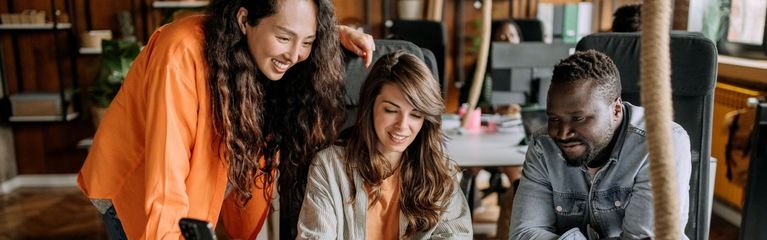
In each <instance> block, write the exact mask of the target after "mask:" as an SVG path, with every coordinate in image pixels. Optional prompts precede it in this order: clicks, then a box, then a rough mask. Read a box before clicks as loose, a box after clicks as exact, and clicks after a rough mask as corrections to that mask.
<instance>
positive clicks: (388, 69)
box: [298, 51, 472, 239]
mask: <svg viewBox="0 0 767 240" xmlns="http://www.w3.org/2000/svg"><path fill="white" fill-rule="evenodd" d="M359 95H360V101H359V109H358V112H357V122H356V124H355V126H354V127H352V128H350V129H348V130H345V131H344V132H343V133H342V134H341V135H342V136H341V139H340V140H339V142H338V143H337V144H336V146H332V147H330V148H327V149H325V150H323V151H321V152H320V153H318V154H317V157H316V158H315V160H314V162H313V163H312V164H311V166H310V169H309V177H308V179H309V181H308V183H307V187H306V196H305V198H304V202H303V207H302V209H301V213H300V216H299V223H298V238H300V239H333V238H335V239H400V238H402V237H405V238H412V239H430V238H434V237H437V238H451V239H456V238H459V239H471V238H472V227H471V216H470V213H469V208H468V205H467V203H466V199H465V198H464V197H463V194H461V190H460V188H459V187H458V183H457V181H456V179H455V177H456V174H457V172H458V171H457V168H456V167H455V166H453V165H452V164H451V163H450V162H449V160H448V157H447V156H446V154H445V150H444V148H445V146H444V143H445V135H444V133H443V132H442V129H441V120H440V116H441V114H442V113H443V112H444V110H445V105H444V102H443V99H442V96H441V95H440V92H439V83H438V82H437V81H436V80H435V79H434V77H433V76H432V74H431V72H430V71H429V69H428V68H427V67H426V65H424V63H423V62H422V61H421V60H420V59H418V57H416V56H415V55H412V54H409V53H405V52H401V51H398V52H394V53H390V54H387V55H385V56H383V57H381V59H380V60H378V61H377V62H376V63H375V64H374V65H373V68H372V70H371V72H370V74H369V75H368V77H367V79H366V80H365V83H364V84H363V85H362V89H361V90H360V94H359Z"/></svg>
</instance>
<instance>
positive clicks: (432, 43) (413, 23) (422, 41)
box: [376, 20, 447, 92]
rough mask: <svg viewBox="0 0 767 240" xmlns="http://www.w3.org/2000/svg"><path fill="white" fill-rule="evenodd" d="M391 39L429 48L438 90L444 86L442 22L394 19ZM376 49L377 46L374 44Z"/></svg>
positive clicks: (443, 30) (443, 31)
mask: <svg viewBox="0 0 767 240" xmlns="http://www.w3.org/2000/svg"><path fill="white" fill-rule="evenodd" d="M391 33H392V34H393V36H391V37H392V38H393V39H400V40H405V41H409V42H412V43H414V44H415V45H417V46H419V47H422V48H426V49H429V51H431V52H432V53H433V54H434V57H435V60H436V63H437V74H436V75H435V77H436V78H437V81H439V85H440V90H441V91H442V92H445V91H446V89H447V88H446V87H445V48H446V46H447V30H445V25H444V24H443V23H442V22H436V21H429V20H394V22H393V25H392V26H391ZM376 51H378V47H377V45H376Z"/></svg>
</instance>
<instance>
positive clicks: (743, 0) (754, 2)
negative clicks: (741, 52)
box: [727, 0, 767, 46]
mask: <svg viewBox="0 0 767 240" xmlns="http://www.w3.org/2000/svg"><path fill="white" fill-rule="evenodd" d="M765 13H767V1H764V0H731V2H730V24H729V31H727V41H729V42H734V43H744V44H751V45H759V46H761V45H762V40H763V36H764V20H765V18H764V16H765Z"/></svg>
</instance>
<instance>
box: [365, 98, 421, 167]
mask: <svg viewBox="0 0 767 240" xmlns="http://www.w3.org/2000/svg"><path fill="white" fill-rule="evenodd" d="M423 122H424V114H423V113H422V112H421V111H418V110H417V109H414V108H413V106H412V105H411V104H410V103H409V102H408V101H407V99H406V98H405V95H404V94H402V90H401V89H400V87H399V86H397V85H394V84H384V85H383V86H382V87H381V92H380V93H379V94H378V97H376V99H375V103H374V105H373V127H374V128H375V133H376V137H377V138H378V142H377V144H376V148H377V150H378V152H380V153H381V154H383V156H385V157H386V158H387V159H389V160H390V161H399V159H400V158H401V157H402V153H403V152H404V151H405V149H407V147H408V146H410V144H411V143H413V140H415V138H416V136H417V135H418V132H419V131H421V127H422V126H423Z"/></svg>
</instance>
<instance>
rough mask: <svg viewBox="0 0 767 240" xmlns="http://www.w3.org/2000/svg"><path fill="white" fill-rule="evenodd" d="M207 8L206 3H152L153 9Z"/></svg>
mask: <svg viewBox="0 0 767 240" xmlns="http://www.w3.org/2000/svg"><path fill="white" fill-rule="evenodd" d="M205 6H208V1H154V2H152V7H154V8H198V7H205Z"/></svg>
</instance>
